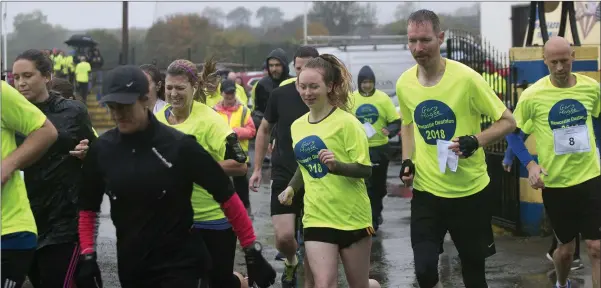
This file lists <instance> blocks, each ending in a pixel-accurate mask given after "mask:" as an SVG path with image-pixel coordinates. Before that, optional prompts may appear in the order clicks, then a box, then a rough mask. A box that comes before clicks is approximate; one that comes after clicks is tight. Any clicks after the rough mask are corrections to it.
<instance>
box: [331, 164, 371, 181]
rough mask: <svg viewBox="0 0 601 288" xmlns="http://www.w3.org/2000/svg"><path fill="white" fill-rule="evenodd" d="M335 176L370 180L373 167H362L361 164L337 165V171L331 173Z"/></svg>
mask: <svg viewBox="0 0 601 288" xmlns="http://www.w3.org/2000/svg"><path fill="white" fill-rule="evenodd" d="M330 172H332V174H334V175H339V176H345V177H351V178H369V177H370V176H371V166H365V165H361V164H359V163H341V162H338V163H336V171H330Z"/></svg>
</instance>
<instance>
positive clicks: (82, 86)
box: [75, 56, 92, 105]
mask: <svg viewBox="0 0 601 288" xmlns="http://www.w3.org/2000/svg"><path fill="white" fill-rule="evenodd" d="M79 59H80V60H79V63H77V66H75V81H76V82H77V94H79V97H81V99H82V101H83V103H86V105H87V99H88V94H89V93H90V91H89V88H88V85H89V81H90V72H92V67H91V66H90V63H88V62H87V61H86V56H80V57H79Z"/></svg>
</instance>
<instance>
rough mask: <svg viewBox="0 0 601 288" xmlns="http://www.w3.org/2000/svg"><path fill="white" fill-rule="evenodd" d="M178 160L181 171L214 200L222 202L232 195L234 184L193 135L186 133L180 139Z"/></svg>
mask: <svg viewBox="0 0 601 288" xmlns="http://www.w3.org/2000/svg"><path fill="white" fill-rule="evenodd" d="M179 151H180V154H179V157H180V161H181V163H182V164H183V165H182V168H183V173H187V174H188V177H189V179H191V180H192V182H194V183H196V184H198V185H200V186H202V187H203V188H205V189H206V190H207V192H209V193H210V194H211V195H212V196H213V199H215V201H217V202H219V203H224V202H226V201H227V200H228V199H230V197H231V196H232V195H234V193H235V192H234V186H233V184H232V181H231V180H230V178H229V177H228V176H227V175H226V174H225V171H223V169H222V168H221V166H220V165H219V163H217V161H215V160H214V159H213V157H211V155H210V154H209V152H207V151H206V150H205V149H204V148H203V147H202V146H201V145H200V144H198V142H196V139H195V138H194V136H190V135H186V136H184V138H183V139H181V140H180V149H179Z"/></svg>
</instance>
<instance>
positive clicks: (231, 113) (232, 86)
mask: <svg viewBox="0 0 601 288" xmlns="http://www.w3.org/2000/svg"><path fill="white" fill-rule="evenodd" d="M238 92H239V91H238V89H237V88H236V82H234V81H233V80H230V79H226V80H223V82H221V95H222V96H223V100H222V101H221V102H219V103H218V104H217V105H216V106H215V107H213V109H215V111H217V113H219V115H221V117H222V118H223V120H225V121H226V122H227V123H228V124H229V126H230V127H231V128H232V130H234V132H235V133H236V136H237V137H238V139H240V145H241V146H242V149H243V150H244V153H247V154H248V142H249V140H250V139H253V138H254V137H255V134H256V133H257V129H255V124H254V123H253V121H252V118H251V117H250V111H249V110H250V109H248V107H246V105H244V104H243V103H242V102H240V100H238V99H237V97H236V96H237V95H238ZM246 165H247V167H250V161H249V158H248V157H247V158H246ZM246 175H247V173H245V174H244V175H243V176H234V177H232V180H233V182H234V188H235V189H236V193H238V196H240V200H242V203H244V207H246V211H247V212H248V215H249V216H250V217H251V218H252V212H251V208H250V198H249V196H250V195H249V189H248V178H247V177H246Z"/></svg>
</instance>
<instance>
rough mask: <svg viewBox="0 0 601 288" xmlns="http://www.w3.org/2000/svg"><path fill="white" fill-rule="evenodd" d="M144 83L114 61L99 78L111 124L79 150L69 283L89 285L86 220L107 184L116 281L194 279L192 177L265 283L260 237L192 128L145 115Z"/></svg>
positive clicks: (197, 261) (253, 275)
mask: <svg viewBox="0 0 601 288" xmlns="http://www.w3.org/2000/svg"><path fill="white" fill-rule="evenodd" d="M167 82H169V80H167ZM148 87H149V84H148V79H147V78H146V76H145V75H144V73H143V72H142V70H141V69H140V68H138V67H135V66H120V67H118V68H115V69H113V70H112V71H110V72H109V73H108V75H107V77H106V78H105V79H104V89H103V91H106V92H107V95H104V97H103V98H102V99H101V101H102V102H103V103H107V105H108V107H109V109H110V113H111V116H112V117H113V118H114V119H115V121H116V122H117V128H115V129H112V130H109V131H107V132H105V133H104V134H102V135H101V136H100V137H99V138H98V140H97V141H96V142H95V143H94V144H93V145H91V146H90V147H89V151H87V155H86V156H85V160H84V166H83V169H84V179H85V180H84V188H83V189H82V193H81V194H80V197H79V206H80V214H79V235H80V244H81V247H82V250H81V252H82V254H83V255H82V258H81V260H80V265H79V271H78V283H77V286H78V287H81V288H87V287H97V286H96V285H97V284H96V283H97V282H98V280H99V277H100V272H99V269H98V264H97V263H96V253H95V252H94V235H93V232H94V229H95V227H94V222H95V218H96V215H97V214H96V213H97V212H98V211H99V209H100V204H101V202H102V197H103V194H104V191H107V194H108V195H109V198H110V201H111V218H112V219H113V223H114V225H115V228H116V232H117V261H118V263H119V267H118V268H119V269H118V273H119V280H120V282H121V286H122V287H123V288H128V287H194V288H196V287H198V286H199V285H200V283H199V281H200V278H201V277H205V276H206V275H207V274H206V273H207V268H208V265H210V263H209V261H210V258H209V257H210V255H209V254H208V253H209V252H208V251H207V250H206V249H207V248H206V246H205V245H204V241H203V237H202V236H201V234H200V233H199V231H198V230H193V229H190V228H191V227H193V218H194V217H193V216H194V210H193V207H192V200H191V199H192V191H193V188H192V187H193V184H196V185H199V186H202V187H205V188H206V191H207V193H210V195H212V197H214V199H215V201H218V202H219V203H220V207H221V208H222V209H223V211H224V213H225V214H226V215H228V219H229V220H230V222H231V223H232V226H233V227H234V230H235V231H236V233H237V234H238V235H239V237H240V239H241V245H242V247H244V251H245V255H246V261H247V268H248V270H249V278H250V281H254V282H255V283H256V284H258V286H259V287H268V286H269V285H271V284H272V283H273V281H274V280H275V272H274V271H273V268H271V266H269V264H268V263H267V262H266V261H265V259H264V258H263V257H262V256H261V245H260V244H259V243H258V242H256V241H255V235H254V231H253V228H252V224H251V222H250V219H248V216H247V215H246V211H245V209H244V206H243V205H242V202H241V201H240V199H239V198H238V196H237V195H236V194H235V192H234V190H233V187H232V185H231V181H230V180H229V178H228V176H227V175H226V174H225V173H224V172H223V169H222V168H221V167H220V166H219V164H218V163H217V162H215V160H213V158H212V157H211V156H210V154H209V153H208V152H207V151H206V150H205V149H204V148H203V147H202V146H201V145H199V144H198V143H197V142H196V140H195V139H194V137H193V136H186V135H184V134H182V133H181V132H178V131H177V130H175V129H173V128H170V127H168V126H166V125H164V124H161V123H160V122H158V121H157V119H156V118H155V117H153V116H152V114H151V112H150V111H149V109H148V108H147V106H146V103H145V102H146V101H147V98H148V96H147V95H148V93H149V90H148ZM167 87H169V84H168V85H167ZM172 87H173V86H172ZM200 88H202V87H200ZM185 89H187V90H190V91H191V89H192V88H191V87H186V88H185ZM185 89H184V90H185ZM169 90H170V89H168V90H167V91H169ZM179 101H181V100H179ZM174 102H176V101H174ZM178 103H181V102H178ZM210 111H212V110H210ZM229 273H230V275H231V273H232V271H230V272H229ZM212 287H213V286H212ZM229 287H232V286H229Z"/></svg>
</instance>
